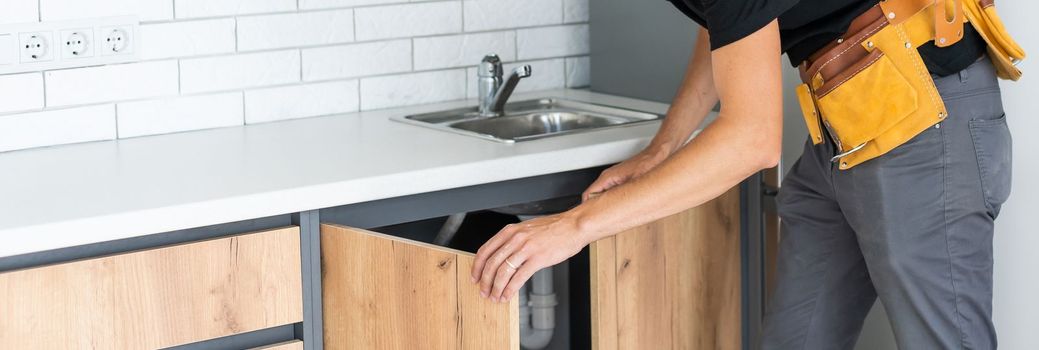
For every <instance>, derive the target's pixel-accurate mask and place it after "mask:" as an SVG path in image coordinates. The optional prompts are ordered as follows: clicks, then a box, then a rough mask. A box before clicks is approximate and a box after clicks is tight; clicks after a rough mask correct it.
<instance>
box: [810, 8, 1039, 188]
mask: <svg viewBox="0 0 1039 350" xmlns="http://www.w3.org/2000/svg"><path fill="white" fill-rule="evenodd" d="M993 1H994V0H962V1H961V0H881V2H880V3H879V4H878V5H876V6H874V7H873V8H871V9H870V10H868V11H866V12H865V13H864V14H862V15H860V16H859V17H857V18H856V19H855V20H853V21H852V23H851V25H850V26H849V28H848V31H847V34H845V35H844V36H843V37H841V38H840V39H837V40H836V41H835V42H831V43H830V44H828V45H827V46H825V47H823V48H822V49H820V50H819V51H818V52H816V53H815V54H813V55H811V56H810V57H809V58H808V59H807V60H806V61H805V62H803V63H802V64H801V66H800V73H801V80H802V81H803V82H804V84H802V85H801V86H798V88H797V96H798V100H799V102H800V104H801V110H802V112H803V113H804V117H805V122H806V124H807V126H808V132H809V134H810V136H811V138H812V142H813V143H815V144H819V143H822V141H823V132H822V128H823V127H825V128H826V131H827V133H828V134H829V136H830V137H831V138H832V139H833V141H834V144H835V145H836V146H837V149H838V153H839V154H838V155H837V156H835V157H834V158H833V161H834V162H839V163H840V164H839V168H840V169H842V170H843V169H850V168H852V167H854V166H856V165H858V164H862V163H863V162H865V161H867V160H870V159H873V158H876V157H878V156H880V155H883V154H884V153H887V152H888V151H890V150H892V149H894V148H895V147H898V146H899V145H901V144H903V143H905V142H906V141H908V140H909V139H911V138H913V137H914V136H916V135H917V134H919V133H921V132H923V131H924V130H926V129H927V128H929V127H931V126H933V125H935V124H937V123H939V122H941V121H942V120H944V119H945V118H946V116H948V112H947V110H946V109H945V103H944V102H943V101H942V98H941V96H940V95H939V94H938V89H937V88H935V86H934V81H933V79H932V78H931V74H930V72H928V70H927V67H926V66H925V65H924V62H923V59H922V58H921V57H920V53H919V52H918V51H917V48H918V47H919V46H921V45H923V44H925V43H927V42H930V41H932V40H933V41H934V43H935V45H937V46H938V47H947V46H950V45H952V44H955V43H956V42H958V41H959V40H960V39H961V38H962V37H963V24H964V23H971V25H973V26H974V28H975V29H977V31H978V33H979V34H980V35H981V37H982V39H983V40H985V42H986V43H987V44H988V53H989V56H990V58H991V60H992V62H993V64H994V65H995V66H996V70H997V73H998V74H999V77H1000V78H1003V79H1011V80H1017V79H1018V78H1020V77H1021V71H1020V70H1018V69H1017V67H1016V64H1017V62H1018V61H1020V60H1022V59H1024V56H1025V54H1024V51H1023V50H1022V49H1021V47H1020V46H1019V45H1017V43H1015V42H1014V41H1013V39H1011V38H1010V36H1009V35H1007V33H1006V30H1005V29H1004V28H1003V24H1002V22H1001V21H1000V20H999V17H998V16H997V15H996V12H995V6H994V4H993Z"/></svg>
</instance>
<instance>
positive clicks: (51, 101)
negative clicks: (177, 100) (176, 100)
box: [44, 61, 177, 107]
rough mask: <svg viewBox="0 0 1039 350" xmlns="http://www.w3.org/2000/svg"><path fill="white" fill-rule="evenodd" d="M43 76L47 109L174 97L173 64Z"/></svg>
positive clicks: (160, 63)
mask: <svg viewBox="0 0 1039 350" xmlns="http://www.w3.org/2000/svg"><path fill="white" fill-rule="evenodd" d="M44 75H45V77H46V79H47V80H46V82H47V106H50V107H53V106H68V105H79V104H91V103H98V102H109V101H121V100H133V99H139V98H148V97H157V96H166V95H176V94H177V62H176V61H155V62H143V63H131V64H117V65H109V66H100V67H91V68H79V69H68V70H56V71H48V72H46V73H44Z"/></svg>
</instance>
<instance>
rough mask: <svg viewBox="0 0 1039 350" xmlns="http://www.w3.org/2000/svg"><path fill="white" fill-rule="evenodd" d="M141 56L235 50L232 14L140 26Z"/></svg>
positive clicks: (167, 56)
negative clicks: (211, 18)
mask: <svg viewBox="0 0 1039 350" xmlns="http://www.w3.org/2000/svg"><path fill="white" fill-rule="evenodd" d="M140 45H141V52H140V54H141V59H146V60H151V59H159V58H171V57H187V56H203V55H212V54H221V53H230V52H234V50H235V20H234V19H233V18H223V19H213V20H201V21H188V22H171V23H161V24H146V25H142V26H141V42H140Z"/></svg>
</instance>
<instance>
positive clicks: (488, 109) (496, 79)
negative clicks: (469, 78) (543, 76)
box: [476, 54, 531, 117]
mask: <svg viewBox="0 0 1039 350" xmlns="http://www.w3.org/2000/svg"><path fill="white" fill-rule="evenodd" d="M502 71H503V69H502V62H501V59H500V58H498V55H495V54H489V55H487V56H484V57H483V60H482V61H480V65H479V67H478V69H477V71H476V76H477V78H478V79H477V84H478V85H477V86H478V87H479V88H478V90H479V97H480V107H479V111H480V116H481V117H496V116H500V115H502V114H503V113H504V112H505V102H508V100H509V96H512V91H513V90H515V89H516V84H519V81H520V79H523V78H526V77H529V76H530V73H531V69H530V65H529V64H528V65H524V66H522V67H519V68H516V69H514V70H512V74H509V77H508V78H507V79H505V80H504V81H502Z"/></svg>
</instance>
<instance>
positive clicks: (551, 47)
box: [516, 24, 590, 60]
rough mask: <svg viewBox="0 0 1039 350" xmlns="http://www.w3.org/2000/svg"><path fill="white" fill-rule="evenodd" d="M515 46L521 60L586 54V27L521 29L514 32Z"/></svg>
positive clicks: (579, 25) (566, 26) (578, 25)
mask: <svg viewBox="0 0 1039 350" xmlns="http://www.w3.org/2000/svg"><path fill="white" fill-rule="evenodd" d="M516 45H517V48H516V55H517V57H518V58H519V59H521V60H527V59H536V58H545V57H558V56H573V55H584V54H588V52H589V50H590V49H589V41H588V25H587V24H577V25H565V26H555V27H544V28H532V29H521V30H518V31H517V32H516Z"/></svg>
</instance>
